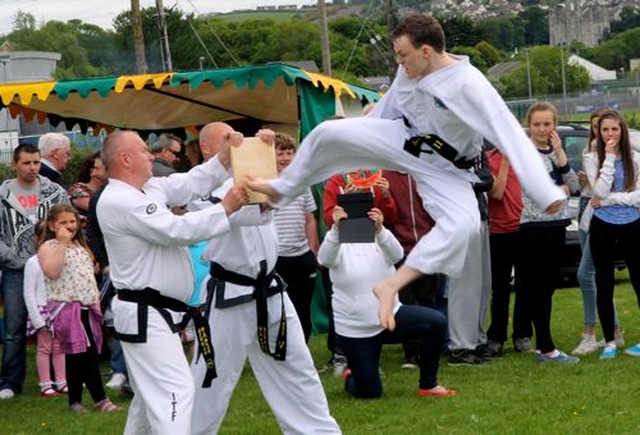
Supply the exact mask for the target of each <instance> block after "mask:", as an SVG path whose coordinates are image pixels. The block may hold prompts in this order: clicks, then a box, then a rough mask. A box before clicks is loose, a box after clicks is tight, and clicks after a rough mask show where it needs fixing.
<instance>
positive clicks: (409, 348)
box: [396, 257, 448, 361]
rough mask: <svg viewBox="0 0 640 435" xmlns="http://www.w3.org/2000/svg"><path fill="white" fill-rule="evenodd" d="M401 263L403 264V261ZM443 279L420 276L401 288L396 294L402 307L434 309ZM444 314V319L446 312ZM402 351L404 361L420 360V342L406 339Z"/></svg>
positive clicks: (414, 339)
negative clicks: (412, 306)
mask: <svg viewBox="0 0 640 435" xmlns="http://www.w3.org/2000/svg"><path fill="white" fill-rule="evenodd" d="M405 259H406V257H405ZM402 263H404V259H403V260H402ZM396 267H400V264H398V265H396ZM443 279H446V278H445V277H444V276H442V275H437V274H435V275H422V276H421V277H420V278H418V279H416V280H414V281H412V282H410V283H409V284H407V285H406V286H404V287H402V288H401V289H400V292H399V293H398V298H399V299H400V302H402V304H403V305H419V306H421V307H429V308H436V307H437V306H438V302H439V301H440V299H441V298H442V295H441V294H439V293H438V292H439V290H440V289H441V286H442V285H446V284H445V283H443V282H442V280H443ZM445 306H446V303H445ZM444 314H445V317H446V312H445V313H444ZM447 335H448V333H445V336H447ZM446 338H448V337H446ZM446 338H445V339H446ZM402 350H403V352H404V357H405V360H407V361H411V360H416V361H418V360H419V358H420V340H419V339H417V338H407V339H406V340H404V341H402Z"/></svg>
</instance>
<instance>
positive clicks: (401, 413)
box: [0, 272, 640, 434]
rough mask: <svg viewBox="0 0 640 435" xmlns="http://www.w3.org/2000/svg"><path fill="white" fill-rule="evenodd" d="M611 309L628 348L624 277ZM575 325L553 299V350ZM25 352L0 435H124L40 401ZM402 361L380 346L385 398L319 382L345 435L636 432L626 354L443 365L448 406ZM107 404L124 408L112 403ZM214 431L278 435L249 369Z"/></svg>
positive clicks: (324, 354)
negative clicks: (421, 386)
mask: <svg viewBox="0 0 640 435" xmlns="http://www.w3.org/2000/svg"><path fill="white" fill-rule="evenodd" d="M616 301H617V307H618V314H619V317H620V321H621V324H622V327H623V330H624V331H625V339H626V341H627V345H631V344H633V343H635V342H638V341H640V315H639V314H640V313H639V312H638V304H637V302H636V299H635V295H634V294H633V290H632V289H631V286H630V285H629V282H628V280H626V273H625V272H621V273H620V274H619V281H618V287H617V293H616ZM581 325H582V301H581V296H580V291H579V290H577V289H563V290H559V291H557V292H556V295H555V298H554V311H553V324H552V331H553V334H554V338H555V340H556V344H557V346H558V347H560V348H561V349H563V350H565V351H567V352H570V351H571V350H572V349H573V348H574V347H575V346H576V345H577V343H578V341H579V338H580V333H581ZM599 336H601V333H600V332H599ZM325 341H326V336H324V335H320V336H316V337H313V338H312V340H311V343H310V346H311V349H312V352H313V355H314V358H315V360H316V364H317V365H322V364H323V363H325V362H326V361H327V360H328V358H329V353H328V351H327V350H326V348H325ZM29 352H30V354H29V367H28V376H29V377H28V382H27V385H26V389H25V394H23V395H21V396H19V397H17V398H16V399H14V400H10V401H2V402H0V434H34V433H60V434H62V433H64V434H88V433H93V434H111V433H121V432H122V429H123V426H124V421H125V417H126V413H125V412H120V413H115V414H111V415H106V414H97V413H90V414H86V415H73V414H71V413H70V412H68V411H66V398H55V399H42V398H40V397H39V395H38V387H37V380H36V376H35V363H32V362H33V361H34V358H35V356H34V349H33V346H32V347H31V348H30V350H29ZM401 360H402V353H401V350H400V348H399V347H397V346H391V347H388V348H386V351H385V352H384V354H383V360H382V363H381V368H382V370H383V372H384V379H383V382H384V388H385V392H384V396H383V398H382V399H379V400H373V401H359V400H354V399H351V398H349V397H347V395H346V393H345V392H344V391H343V389H342V380H341V379H339V378H335V377H333V376H332V375H331V374H323V375H322V376H321V377H322V381H323V383H324V387H325V390H326V393H327V397H328V399H329V405H330V407H331V411H332V414H333V415H334V416H335V418H336V419H337V421H338V423H339V424H340V426H341V427H342V429H343V431H344V432H345V433H347V434H407V433H443V434H478V433H480V434H511V433H513V434H569V433H570V434H605V433H615V434H627V433H628V434H637V433H640V408H639V407H638V401H639V400H640V394H639V393H638V390H637V386H638V373H639V372H640V370H639V369H640V359H634V358H632V357H629V356H626V355H624V354H623V353H622V354H619V356H618V357H617V358H615V359H614V360H611V361H600V360H599V359H598V356H597V354H595V355H589V356H587V357H585V358H583V360H582V361H581V362H580V364H577V365H566V366H563V365H552V364H540V363H537V362H536V361H535V360H534V358H533V356H531V355H520V354H516V353H514V352H513V350H512V348H511V346H508V347H507V349H506V355H505V356H504V357H502V358H500V359H498V360H496V361H494V362H492V363H490V364H487V365H482V366H477V367H448V366H447V365H446V362H445V361H444V360H443V365H442V368H441V372H440V381H441V382H442V383H443V384H444V385H446V386H447V387H452V388H456V389H458V390H459V392H460V394H459V395H458V396H457V397H451V398H445V399H433V398H420V397H418V396H417V395H416V394H415V392H416V388H417V373H416V372H415V371H407V370H402V369H400V364H401ZM107 370H108V369H107V367H106V366H105V372H106V371H107ZM112 399H113V400H114V401H116V402H118V403H120V404H124V405H125V406H126V405H128V401H127V400H124V399H122V398H119V397H117V396H112ZM86 400H88V397H87V399H86ZM221 433H225V434H238V433H243V434H244V433H246V434H270V433H278V426H277V424H276V422H275V419H274V417H273V415H272V414H271V412H270V410H269V408H268V406H267V404H266V402H265V401H264V399H263V398H262V395H261V393H260V390H259V389H258V387H257V385H256V383H255V379H254V378H253V376H252V374H251V372H250V370H246V371H245V374H244V376H243V377H242V380H241V382H240V384H239V386H238V388H237V389H236V392H235V394H234V397H233V399H232V403H231V405H230V408H229V412H228V414H227V416H226V419H225V421H224V424H223V426H222V430H221Z"/></svg>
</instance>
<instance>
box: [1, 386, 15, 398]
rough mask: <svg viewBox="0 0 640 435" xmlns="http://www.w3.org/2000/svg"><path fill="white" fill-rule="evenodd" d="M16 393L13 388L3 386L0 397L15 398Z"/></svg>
mask: <svg viewBox="0 0 640 435" xmlns="http://www.w3.org/2000/svg"><path fill="white" fill-rule="evenodd" d="M15 395H16V393H14V392H13V390H12V389H11V388H3V389H2V390H0V399H1V400H5V399H13V398H14V397H15Z"/></svg>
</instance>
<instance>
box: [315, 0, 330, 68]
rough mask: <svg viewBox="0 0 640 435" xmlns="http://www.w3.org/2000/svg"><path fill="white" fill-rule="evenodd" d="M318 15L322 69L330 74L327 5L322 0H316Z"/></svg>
mask: <svg viewBox="0 0 640 435" xmlns="http://www.w3.org/2000/svg"><path fill="white" fill-rule="evenodd" d="M318 15H319V16H320V47H321V49H322V70H323V71H324V73H325V74H326V75H328V76H331V75H332V72H331V51H330V49H329V27H328V26H327V5H326V4H325V2H324V0H318Z"/></svg>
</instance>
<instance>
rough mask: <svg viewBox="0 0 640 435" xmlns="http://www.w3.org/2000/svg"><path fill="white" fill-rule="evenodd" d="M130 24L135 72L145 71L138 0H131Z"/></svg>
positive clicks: (143, 72)
mask: <svg viewBox="0 0 640 435" xmlns="http://www.w3.org/2000/svg"><path fill="white" fill-rule="evenodd" d="M131 25H132V26H133V47H134V51H135V54H136V73H138V74H146V73H147V59H146V57H145V54H144V33H142V16H141V15H140V0H131Z"/></svg>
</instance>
